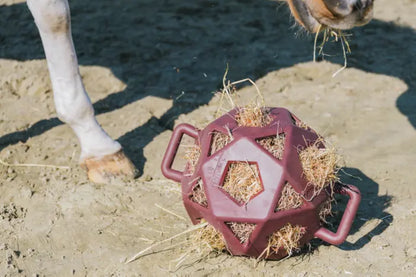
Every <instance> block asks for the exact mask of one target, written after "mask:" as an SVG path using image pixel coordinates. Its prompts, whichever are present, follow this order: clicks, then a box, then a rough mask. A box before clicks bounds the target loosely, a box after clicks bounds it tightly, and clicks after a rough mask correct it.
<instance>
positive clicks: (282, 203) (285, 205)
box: [274, 182, 303, 212]
mask: <svg viewBox="0 0 416 277" xmlns="http://www.w3.org/2000/svg"><path fill="white" fill-rule="evenodd" d="M302 205H303V197H302V195H300V194H299V193H297V192H296V191H295V189H294V188H293V187H292V185H290V184H289V182H285V185H284V187H283V190H282V193H281V194H280V198H279V201H278V202H277V205H276V208H275V209H274V211H275V212H279V211H287V210H292V209H297V208H300V207H301V206H302Z"/></svg>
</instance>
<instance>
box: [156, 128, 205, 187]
mask: <svg viewBox="0 0 416 277" xmlns="http://www.w3.org/2000/svg"><path fill="white" fill-rule="evenodd" d="M184 134H186V135H188V136H190V137H193V138H194V139H197V138H198V134H199V132H198V130H197V129H196V128H195V127H194V126H192V125H190V124H186V123H183V124H179V125H178V126H176V128H175V129H174V130H173V133H172V137H171V138H170V141H169V144H168V147H167V149H166V152H165V156H164V157H163V160H162V173H163V175H165V177H166V178H168V179H171V180H173V181H176V182H180V181H181V179H182V177H183V172H181V171H178V170H175V169H173V168H172V164H173V161H174V159H175V156H176V153H177V152H178V148H179V145H180V143H181V140H182V137H183V135H184Z"/></svg>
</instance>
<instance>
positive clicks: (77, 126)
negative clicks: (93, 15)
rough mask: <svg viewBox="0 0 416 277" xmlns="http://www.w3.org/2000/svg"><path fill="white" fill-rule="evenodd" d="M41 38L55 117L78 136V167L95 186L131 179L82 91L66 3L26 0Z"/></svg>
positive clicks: (120, 154) (63, 0)
mask: <svg viewBox="0 0 416 277" xmlns="http://www.w3.org/2000/svg"><path fill="white" fill-rule="evenodd" d="M27 4H28V6H29V9H30V11H31V13H32V15H33V17H34V19H35V22H36V25H37V27H38V29H39V33H40V37H41V39H42V43H43V47H44V51H45V55H46V59H47V63H48V68H49V74H50V78H51V82H52V87H53V92H54V101H55V107H56V111H57V114H58V117H59V119H60V120H62V121H63V122H65V123H67V124H68V125H69V126H70V127H71V128H72V129H73V131H74V132H75V134H76V135H77V137H78V139H79V142H80V145H81V157H80V161H81V165H83V166H84V167H86V169H87V172H88V177H89V179H90V180H91V181H93V182H96V183H106V182H108V181H109V180H110V179H111V177H113V176H117V175H127V176H134V175H135V174H136V169H135V167H134V165H133V164H132V163H131V161H130V160H129V159H128V158H127V157H126V156H125V155H124V153H123V151H122V149H121V146H120V144H119V143H118V142H116V141H114V140H113V139H111V138H110V137H109V136H108V134H107V133H106V132H105V131H104V130H103V129H102V128H101V127H100V125H99V124H98V122H97V121H96V119H95V116H94V109H93V107H92V104H91V101H90V99H89V97H88V95H87V93H86V91H85V88H84V85H83V83H82V80H81V76H80V73H79V68H78V61H77V57H76V53H75V48H74V45H73V41H72V35H71V20H70V12H69V6H68V1H67V0H27Z"/></svg>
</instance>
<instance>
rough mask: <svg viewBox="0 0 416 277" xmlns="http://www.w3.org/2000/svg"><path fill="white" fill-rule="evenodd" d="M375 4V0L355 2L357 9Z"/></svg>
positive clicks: (363, 8) (357, 0) (358, 0)
mask: <svg viewBox="0 0 416 277" xmlns="http://www.w3.org/2000/svg"><path fill="white" fill-rule="evenodd" d="M372 4H373V0H356V1H355V4H354V9H355V10H365V9H367V8H368V7H370V6H371V5H372Z"/></svg>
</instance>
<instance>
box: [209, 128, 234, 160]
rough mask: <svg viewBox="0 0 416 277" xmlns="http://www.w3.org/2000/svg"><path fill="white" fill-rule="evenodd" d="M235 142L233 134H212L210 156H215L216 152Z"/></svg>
mask: <svg viewBox="0 0 416 277" xmlns="http://www.w3.org/2000/svg"><path fill="white" fill-rule="evenodd" d="M232 140H233V136H232V135H231V132H229V133H228V134H224V133H221V132H218V131H213V132H212V133H211V145H210V149H209V156H211V155H214V154H215V153H216V152H218V151H220V150H221V149H223V148H224V147H225V146H226V145H227V144H229V143H230V142H231V141H232Z"/></svg>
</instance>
